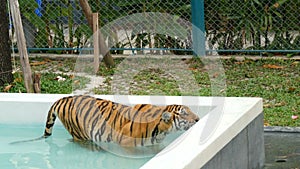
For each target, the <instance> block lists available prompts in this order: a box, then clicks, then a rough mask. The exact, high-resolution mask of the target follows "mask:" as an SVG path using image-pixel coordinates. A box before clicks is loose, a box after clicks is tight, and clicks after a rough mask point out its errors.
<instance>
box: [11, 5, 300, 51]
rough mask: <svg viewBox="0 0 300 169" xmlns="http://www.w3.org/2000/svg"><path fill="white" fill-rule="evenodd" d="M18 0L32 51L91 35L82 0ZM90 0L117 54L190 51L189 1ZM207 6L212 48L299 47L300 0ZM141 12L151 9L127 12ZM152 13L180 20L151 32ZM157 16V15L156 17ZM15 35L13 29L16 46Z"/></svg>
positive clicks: (68, 45)
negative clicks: (146, 14)
mask: <svg viewBox="0 0 300 169" xmlns="http://www.w3.org/2000/svg"><path fill="white" fill-rule="evenodd" d="M19 3H20V10H21V14H22V19H23V26H24V31H25V35H26V40H27V47H28V49H29V51H30V52H38V53H40V52H48V53H78V52H79V50H80V49H81V48H82V47H83V46H84V44H86V42H87V41H88V40H89V38H90V37H91V36H92V31H91V29H90V28H89V26H88V24H87V20H86V18H85V16H84V14H83V12H82V9H81V6H80V4H79V0H21V1H19ZM89 4H90V6H91V8H92V11H93V12H99V15H100V25H101V27H103V28H105V26H107V25H110V26H111V25H113V27H107V28H109V29H106V30H109V32H104V35H108V34H109V35H110V36H106V42H107V44H108V46H109V47H110V48H111V52H112V53H113V54H123V53H126V52H129V53H139V52H141V53H145V52H146V53H147V52H152V53H153V52H157V53H172V54H192V48H193V47H192V37H191V36H192V30H191V23H190V22H191V21H192V7H191V1H187V0H165V1H161V0H153V1H150V0H130V1H129V0H125V1H124V0H122V1H121V0H90V1H89ZM204 6H205V11H204V14H205V21H202V22H203V23H205V29H206V34H205V35H206V50H207V52H208V53H215V54H220V55H229V54H230V55H232V54H254V55H257V54H262V53H272V54H290V53H292V54H296V53H299V52H300V51H299V49H300V34H299V33H300V15H299V9H300V1H299V0H297V1H295V0H260V1H258V0H235V1H231V0H221V1H219V0H218V1H217V0H214V1H212V0H206V1H204ZM140 13H150V14H149V15H148V16H145V17H143V16H142V15H136V17H135V18H130V17H128V16H132V15H134V14H140ZM151 13H160V14H169V15H165V17H161V22H166V21H168V20H176V23H178V25H175V26H174V25H173V28H172V25H170V28H169V30H168V31H169V34H159V33H157V32H151V31H149V30H150V29H151V27H150V26H153V25H154V23H153V24H151V20H150V21H148V22H145V18H148V19H149V18H151ZM157 16H162V15H156V17H157ZM120 18H121V19H120ZM128 18H130V19H128ZM159 19H160V18H155V23H159V22H158V21H157V20H159ZM152 20H153V19H152ZM116 21H117V22H116ZM141 23H142V24H141ZM146 23H147V24H148V25H145V24H146ZM143 24H144V25H143ZM141 25H142V26H141ZM149 25H150V26H149ZM12 28H13V27H12ZM166 29H168V28H166ZM12 30H13V29H12ZM161 32H164V31H161ZM180 32H185V33H184V35H185V36H186V37H182V35H178V34H180ZM13 37H14V36H13V34H12V41H13V44H14V45H15V46H16V41H15V38H13ZM156 49H157V50H156ZM158 49H159V50H158Z"/></svg>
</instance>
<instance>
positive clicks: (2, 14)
mask: <svg viewBox="0 0 300 169" xmlns="http://www.w3.org/2000/svg"><path fill="white" fill-rule="evenodd" d="M0 18H1V19H0V32H1V36H0V86H3V85H4V84H5V83H11V82H12V81H13V75H12V64H11V48H10V43H9V42H10V41H9V33H8V32H9V27H8V26H9V22H8V16H7V1H6V0H5V1H2V3H1V4H0Z"/></svg>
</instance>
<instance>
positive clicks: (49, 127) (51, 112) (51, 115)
mask: <svg viewBox="0 0 300 169" xmlns="http://www.w3.org/2000/svg"><path fill="white" fill-rule="evenodd" d="M59 102H60V100H59V101H57V102H55V103H54V104H53V105H52V106H51V108H50V110H49V111H48V116H47V121H46V126H45V131H44V135H43V136H42V137H43V138H47V137H49V136H51V135H52V129H53V126H54V123H55V119H56V113H55V107H57V105H59V104H60V103H59Z"/></svg>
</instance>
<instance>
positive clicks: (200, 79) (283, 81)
mask: <svg viewBox="0 0 300 169" xmlns="http://www.w3.org/2000/svg"><path fill="white" fill-rule="evenodd" d="M75 62H76V60H74V59H62V58H58V59H48V58H33V59H31V64H32V70H33V71H42V70H43V71H44V70H48V72H45V73H42V93H71V92H72V91H73V90H74V86H75V88H83V87H84V85H85V84H86V83H87V82H88V81H89V80H88V79H87V78H84V77H81V78H80V79H77V78H74V77H72V76H68V75H65V74H63V73H64V72H65V73H66V72H70V71H73V70H74V65H75ZM120 62H122V59H116V63H117V64H118V63H120ZM178 62H179V63H180V64H183V65H186V68H187V69H188V70H189V71H191V72H192V76H194V77H193V78H194V79H195V80H196V82H197V86H198V88H197V91H196V92H195V91H192V92H190V93H181V92H180V86H179V85H178V79H176V78H175V77H174V76H172V75H171V74H169V73H168V72H166V71H165V70H163V69H158V68H151V69H147V68H145V69H144V70H142V71H140V72H138V73H136V74H135V75H134V77H133V80H132V81H131V82H130V83H129V84H130V85H129V86H127V87H128V92H129V93H128V94H134V95H200V96H211V81H210V78H209V75H208V73H207V71H206V69H205V65H204V64H203V63H202V62H201V60H199V59H182V60H178ZM222 63H223V67H224V70H225V75H226V85H227V88H226V90H224V91H222V92H224V93H226V96H228V97H262V98H263V99H264V113H265V124H266V125H272V126H300V119H299V118H298V119H292V118H291V116H293V115H298V116H300V109H299V105H300V99H299V98H300V74H299V72H300V63H299V61H295V60H283V59H257V60H252V59H247V58H246V59H243V60H240V61H239V60H236V59H235V58H231V59H224V60H222ZM57 71H59V72H62V73H61V74H57V73H54V72H57ZM115 71H116V68H112V69H108V68H106V67H105V66H104V64H103V63H101V65H100V69H99V71H98V72H97V75H98V76H103V77H105V78H106V80H105V83H104V84H102V85H101V86H99V87H97V88H95V89H94V90H93V92H94V93H95V94H114V91H112V89H111V85H112V83H116V81H115V80H116V79H113V75H114V73H115ZM58 75H60V76H62V77H64V78H66V80H65V81H57V80H55V79H56V77H57V76H58ZM214 76H218V74H216V75H214ZM187 83H189V82H187ZM7 85H8V84H7ZM119 86H122V84H121V83H120V84H119ZM125 87H126V86H125ZM3 90H4V88H0V91H3ZM6 92H25V88H24V86H23V81H22V77H21V75H20V73H15V81H14V82H13V83H12V84H11V87H10V88H9V90H8V91H6Z"/></svg>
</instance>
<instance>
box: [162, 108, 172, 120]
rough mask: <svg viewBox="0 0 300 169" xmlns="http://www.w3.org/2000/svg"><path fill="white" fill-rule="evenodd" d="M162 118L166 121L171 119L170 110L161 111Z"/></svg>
mask: <svg viewBox="0 0 300 169" xmlns="http://www.w3.org/2000/svg"><path fill="white" fill-rule="evenodd" d="M161 118H162V120H164V121H165V122H166V123H167V122H169V121H170V120H171V113H170V112H167V111H165V112H163V114H162V115H161Z"/></svg>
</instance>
